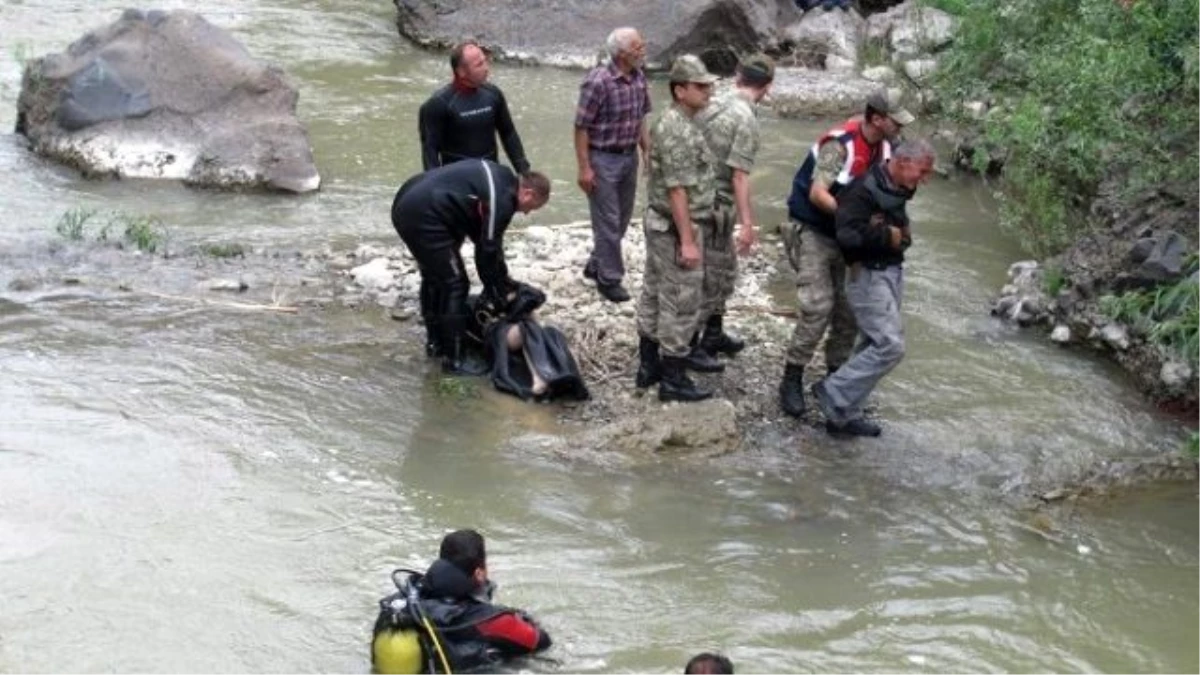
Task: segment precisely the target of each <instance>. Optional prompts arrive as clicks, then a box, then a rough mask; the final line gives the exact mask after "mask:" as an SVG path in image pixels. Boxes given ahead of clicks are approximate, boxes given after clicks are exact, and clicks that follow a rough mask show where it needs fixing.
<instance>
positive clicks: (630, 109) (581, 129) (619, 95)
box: [575, 28, 651, 302]
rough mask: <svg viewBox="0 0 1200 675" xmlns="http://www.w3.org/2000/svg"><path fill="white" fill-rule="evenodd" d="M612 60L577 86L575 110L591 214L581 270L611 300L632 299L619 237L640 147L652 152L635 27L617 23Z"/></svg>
mask: <svg viewBox="0 0 1200 675" xmlns="http://www.w3.org/2000/svg"><path fill="white" fill-rule="evenodd" d="M605 46H606V49H607V51H608V56H609V59H608V62H607V63H604V64H603V65H600V66H597V67H596V68H593V69H592V70H591V72H589V73H588V74H587V77H585V78H584V80H583V84H582V85H581V86H580V88H579V105H578V106H577V107H576V110H575V159H576V161H577V162H578V164H579V181H578V182H579V187H580V189H582V190H583V192H584V193H585V194H586V195H587V198H588V207H589V209H590V211H591V218H592V254H591V257H589V258H588V262H587V265H586V266H585V267H584V268H583V276H585V277H587V278H589V279H593V280H595V282H596V290H597V291H599V292H600V295H602V296H603V297H604V298H605V299H607V300H610V301H612V302H625V301H627V300H629V292H628V291H627V290H625V287H624V286H622V285H621V280H622V279H623V278H624V277H625V261H624V259H623V258H622V257H621V240H622V239H624V237H625V231H626V230H627V229H628V228H629V220H630V219H631V218H632V217H633V202H634V197H635V195H636V194H637V172H638V147H639V146H641V148H642V152H643V153H647V152H649V140H648V135H647V129H646V125H645V123H644V119H645V117H646V115H648V114H649V113H650V107H651V106H650V90H649V89H648V87H647V84H646V76H645V75H644V74H643V73H642V62H643V61H644V60H645V58H646V43H645V42H644V41H643V40H642V36H641V35H640V34H639V33H638V32H637V30H635V29H633V28H618V29H616V30H614V31H613V32H612V33H610V34H609V36H608V40H607V42H606V45H605Z"/></svg>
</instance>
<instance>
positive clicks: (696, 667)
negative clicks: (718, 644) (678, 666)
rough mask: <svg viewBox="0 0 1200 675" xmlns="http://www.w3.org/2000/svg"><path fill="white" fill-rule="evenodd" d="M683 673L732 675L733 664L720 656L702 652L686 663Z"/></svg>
mask: <svg viewBox="0 0 1200 675" xmlns="http://www.w3.org/2000/svg"><path fill="white" fill-rule="evenodd" d="M683 672H684V673H716V674H718V675H733V662H732V661H730V660H729V659H728V658H727V657H725V656H722V655H720V654H713V653H711V652H703V653H700V654H697V655H695V656H693V657H692V658H691V659H690V660H689V661H688V662H687V666H685V667H684V669H683Z"/></svg>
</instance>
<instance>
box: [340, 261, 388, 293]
mask: <svg viewBox="0 0 1200 675" xmlns="http://www.w3.org/2000/svg"><path fill="white" fill-rule="evenodd" d="M350 276H351V277H353V278H354V283H356V284H358V285H359V286H362V287H363V288H364V289H366V290H369V291H377V292H378V291H386V290H388V289H390V288H392V287H393V286H395V285H396V279H395V276H394V275H393V274H392V271H391V269H390V261H389V260H388V259H387V258H386V257H379V258H375V259H374V260H372V261H371V262H369V263H367V264H365V265H359V266H358V267H355V268H354V269H352V270H350Z"/></svg>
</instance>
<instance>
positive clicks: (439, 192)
mask: <svg viewBox="0 0 1200 675" xmlns="http://www.w3.org/2000/svg"><path fill="white" fill-rule="evenodd" d="M549 199H550V181H549V180H548V179H547V178H546V176H544V175H543V174H541V173H538V172H536V171H530V172H529V173H526V174H523V175H521V176H520V178H518V177H517V175H516V174H515V173H513V171H512V170H511V169H509V168H508V167H505V166H501V165H499V164H496V163H495V162H492V161H489V160H486V159H480V160H468V161H462V162H455V163H454V164H450V165H448V166H443V167H439V168H437V169H433V170H431V171H427V172H425V173H421V174H417V175H416V176H413V177H412V178H409V179H408V180H407V181H405V183H404V185H402V186H401V187H400V190H399V191H398V192H397V193H396V198H395V200H394V201H393V202H392V225H393V226H394V227H395V228H396V232H397V233H398V234H399V235H400V239H401V240H403V241H404V244H405V246H407V247H408V250H409V251H411V252H412V254H413V257H414V258H416V261H417V267H418V268H419V269H420V272H421V318H422V319H423V320H424V322H425V331H426V341H425V353H426V354H428V355H429V356H440V357H442V369H443V370H444V371H446V372H447V373H451V374H455V375H483V374H484V373H486V372H487V366H486V364H484V363H482V362H480V361H478V359H468V358H467V356H466V353H465V351H464V350H465V349H466V345H465V338H466V329H467V291H468V290H469V289H470V286H471V282H470V280H469V279H468V278H467V270H466V268H465V267H463V260H462V255H461V254H460V253H459V249H460V248H461V247H462V244H463V241H464V240H465V239H468V238H469V239H470V240H471V241H472V242H473V243H474V244H475V271H476V273H477V274H478V275H479V280H480V281H481V282H482V283H483V298H484V299H486V300H489V301H490V302H493V303H494V305H495V306H496V307H504V306H505V304H506V303H505V298H506V297H507V296H508V293H509V291H510V290H512V288H513V282H512V281H511V280H510V279H509V277H508V266H507V265H506V264H505V262H504V248H503V239H504V230H505V229H506V228H507V227H508V224H509V222H510V221H511V220H512V217H513V215H515V214H516V213H517V212H518V211H520V212H521V213H529V212H530V211H536V210H537V209H540V208H541V207H542V206H545V204H546V202H547V201H549Z"/></svg>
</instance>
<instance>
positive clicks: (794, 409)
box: [779, 363, 804, 417]
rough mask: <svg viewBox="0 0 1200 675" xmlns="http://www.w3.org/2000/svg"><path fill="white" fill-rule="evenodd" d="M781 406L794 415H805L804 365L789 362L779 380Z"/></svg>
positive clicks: (784, 410)
mask: <svg viewBox="0 0 1200 675" xmlns="http://www.w3.org/2000/svg"><path fill="white" fill-rule="evenodd" d="M779 407H780V408H783V412H785V413H787V414H789V415H791V416H792V417H803V416H804V366H797V365H795V364H792V363H789V364H787V365H785V366H784V368H783V380H781V381H780V382H779Z"/></svg>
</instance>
